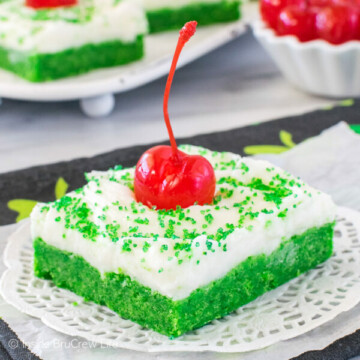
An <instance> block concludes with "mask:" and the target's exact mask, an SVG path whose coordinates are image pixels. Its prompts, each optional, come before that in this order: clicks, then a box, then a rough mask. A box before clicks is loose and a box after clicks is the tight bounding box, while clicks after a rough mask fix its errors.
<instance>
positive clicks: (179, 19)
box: [146, 1, 241, 33]
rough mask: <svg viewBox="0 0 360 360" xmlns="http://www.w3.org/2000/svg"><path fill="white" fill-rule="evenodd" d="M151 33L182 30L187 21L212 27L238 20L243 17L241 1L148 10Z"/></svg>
mask: <svg viewBox="0 0 360 360" xmlns="http://www.w3.org/2000/svg"><path fill="white" fill-rule="evenodd" d="M146 15H147V18H148V20H149V27H150V32H151V33H157V32H161V31H167V30H176V29H180V28H181V27H182V26H183V25H184V24H185V23H186V22H187V21H191V20H196V21H197V22H198V24H199V25H200V26H201V25H210V24H216V23H224V22H230V21H235V20H238V19H239V18H240V16H241V13H240V3H239V1H231V2H229V1H220V2H216V3H194V4H189V5H186V6H183V7H180V8H175V9H174V8H163V9H153V10H147V12H146Z"/></svg>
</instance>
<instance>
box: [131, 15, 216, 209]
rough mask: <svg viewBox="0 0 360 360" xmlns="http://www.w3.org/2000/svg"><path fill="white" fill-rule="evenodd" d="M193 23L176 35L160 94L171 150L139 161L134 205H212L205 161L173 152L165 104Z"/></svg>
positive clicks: (153, 152)
mask: <svg viewBox="0 0 360 360" xmlns="http://www.w3.org/2000/svg"><path fill="white" fill-rule="evenodd" d="M196 25H197V23H196V22H195V21H191V22H189V23H186V24H185V26H184V28H183V29H182V30H181V31H180V36H179V40H178V44H177V46H176V50H175V54H174V58H173V61H172V64H171V68H170V72H169V77H168V80H167V83H166V88H165V94H164V109H163V110H164V118H165V124H166V127H167V130H168V133H169V138H170V143H171V146H155V147H153V148H151V149H149V150H147V151H146V152H145V153H144V154H143V155H142V156H141V158H140V160H139V161H138V163H137V165H136V169H135V180H134V192H135V197H136V200H137V201H140V202H142V203H143V204H145V205H147V206H149V207H152V206H156V208H157V209H176V207H177V206H180V207H182V208H187V207H189V206H191V205H194V204H195V203H198V204H199V205H204V204H209V203H211V202H212V199H213V196H214V193H215V186H216V178H215V172H214V169H213V167H212V166H211V164H210V163H209V161H208V160H206V159H205V158H204V157H202V156H200V155H187V154H185V153H184V152H182V151H180V150H179V149H178V148H177V145H176V141H175V137H174V134H173V131H172V128H171V124H170V119H169V114H168V101H169V94H170V89H171V84H172V80H173V77H174V73H175V69H176V64H177V61H178V59H179V56H180V53H181V50H182V49H183V47H184V46H185V43H186V42H187V41H188V40H189V39H190V38H191V36H193V35H194V33H195V30H196Z"/></svg>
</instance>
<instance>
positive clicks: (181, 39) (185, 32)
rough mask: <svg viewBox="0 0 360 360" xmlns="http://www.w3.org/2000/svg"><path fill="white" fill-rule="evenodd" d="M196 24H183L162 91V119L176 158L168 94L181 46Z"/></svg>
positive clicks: (194, 29) (176, 152) (193, 22)
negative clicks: (163, 90) (163, 91)
mask: <svg viewBox="0 0 360 360" xmlns="http://www.w3.org/2000/svg"><path fill="white" fill-rule="evenodd" d="M196 25H197V22H196V21H190V22H187V23H186V24H185V25H184V27H183V28H182V29H181V30H180V35H179V39H178V43H177V45H176V49H175V53H174V57H173V60H172V63H171V67H170V72H169V76H168V78H167V82H166V87H165V93H164V104H163V111H164V119H165V124H166V128H167V131H168V134H169V138H170V144H171V147H172V150H173V155H174V157H176V158H177V156H178V148H177V145H176V140H175V137H174V133H173V130H172V127H171V123H170V118H169V112H168V103H169V95H170V90H171V84H172V81H173V78H174V74H175V70H176V65H177V63H178V60H179V56H180V54H181V51H182V49H183V47H184V46H185V44H186V43H187V42H188V41H189V40H190V38H191V37H192V36H193V35H194V34H195V31H196Z"/></svg>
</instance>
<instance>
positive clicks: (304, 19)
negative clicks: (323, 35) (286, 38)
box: [277, 6, 315, 41]
mask: <svg viewBox="0 0 360 360" xmlns="http://www.w3.org/2000/svg"><path fill="white" fill-rule="evenodd" d="M277 34H278V35H280V36H282V35H294V36H296V37H297V38H298V39H299V40H300V41H309V40H313V39H314V38H315V29H314V17H313V16H311V14H310V13H309V12H308V11H306V10H303V9H301V8H298V7H296V6H287V7H286V8H285V9H283V10H282V11H281V12H280V15H279V20H278V25H277Z"/></svg>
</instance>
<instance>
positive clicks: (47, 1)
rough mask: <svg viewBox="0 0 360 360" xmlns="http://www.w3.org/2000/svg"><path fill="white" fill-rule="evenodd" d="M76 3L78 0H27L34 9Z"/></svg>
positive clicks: (28, 4)
mask: <svg viewBox="0 0 360 360" xmlns="http://www.w3.org/2000/svg"><path fill="white" fill-rule="evenodd" d="M76 4H77V0H26V6H29V7H32V8H34V9H50V8H57V7H63V6H73V5H76Z"/></svg>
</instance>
